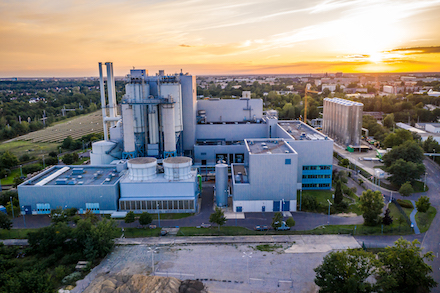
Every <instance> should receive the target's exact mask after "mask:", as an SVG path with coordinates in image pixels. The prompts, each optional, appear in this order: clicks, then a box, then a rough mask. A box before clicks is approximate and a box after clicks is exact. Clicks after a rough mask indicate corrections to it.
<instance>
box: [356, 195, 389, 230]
mask: <svg viewBox="0 0 440 293" xmlns="http://www.w3.org/2000/svg"><path fill="white" fill-rule="evenodd" d="M359 201H360V208H361V211H362V212H363V214H362V216H363V217H364V223H365V225H367V226H374V225H377V224H378V223H379V221H380V218H379V215H380V214H381V213H382V209H383V207H384V202H383V197H382V194H381V193H380V191H372V190H370V189H368V190H366V191H364V192H362V195H361V197H360V198H359Z"/></svg>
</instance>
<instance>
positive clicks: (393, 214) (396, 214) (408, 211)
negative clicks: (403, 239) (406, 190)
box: [388, 203, 413, 234]
mask: <svg viewBox="0 0 440 293" xmlns="http://www.w3.org/2000/svg"><path fill="white" fill-rule="evenodd" d="M388 208H389V209H390V216H391V218H392V219H393V223H392V224H391V225H390V226H391V227H392V228H396V229H399V221H398V219H399V217H400V216H401V215H402V214H401V213H400V211H399V210H398V209H397V207H396V205H395V204H394V203H390V205H389V206H388ZM402 209H403V211H404V212H405V214H406V215H407V216H408V218H409V214H411V211H412V210H413V209H408V208H402ZM410 228H411V227H410V226H409V225H408V223H407V222H406V221H404V222H403V223H402V224H401V227H400V229H410ZM411 234H412V233H411Z"/></svg>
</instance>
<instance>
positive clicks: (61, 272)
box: [54, 265, 66, 279]
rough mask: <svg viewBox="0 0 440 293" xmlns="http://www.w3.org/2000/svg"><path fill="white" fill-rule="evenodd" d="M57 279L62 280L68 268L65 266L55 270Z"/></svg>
mask: <svg viewBox="0 0 440 293" xmlns="http://www.w3.org/2000/svg"><path fill="white" fill-rule="evenodd" d="M54 274H55V277H56V278H57V279H62V278H64V276H65V275H66V267H65V266H63V265H59V266H57V267H56V268H55V270H54Z"/></svg>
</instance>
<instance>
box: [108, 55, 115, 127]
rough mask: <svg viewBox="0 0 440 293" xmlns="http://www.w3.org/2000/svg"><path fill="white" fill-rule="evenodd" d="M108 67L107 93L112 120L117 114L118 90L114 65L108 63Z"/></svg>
mask: <svg viewBox="0 0 440 293" xmlns="http://www.w3.org/2000/svg"><path fill="white" fill-rule="evenodd" d="M105 65H106V66H107V91H108V106H109V115H110V118H115V117H116V114H115V111H116V89H115V77H114V75H113V63H112V62H106V63H105ZM110 121H111V126H114V124H115V122H114V120H110Z"/></svg>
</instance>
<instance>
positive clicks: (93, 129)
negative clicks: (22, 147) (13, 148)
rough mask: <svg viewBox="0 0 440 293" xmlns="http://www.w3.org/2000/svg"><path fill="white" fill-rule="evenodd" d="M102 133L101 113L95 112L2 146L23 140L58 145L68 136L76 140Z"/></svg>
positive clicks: (11, 140) (21, 137)
mask: <svg viewBox="0 0 440 293" xmlns="http://www.w3.org/2000/svg"><path fill="white" fill-rule="evenodd" d="M102 131H103V128H102V113H101V111H96V112H93V113H90V114H87V115H83V116H80V117H75V118H73V119H71V120H67V121H63V122H62V123H59V124H55V125H53V126H50V127H47V128H44V129H41V130H38V131H34V132H31V133H28V134H25V135H22V136H19V137H16V138H13V139H10V140H8V141H6V142H4V143H3V144H9V143H11V142H15V141H23V140H24V141H29V142H32V143H41V142H45V143H54V142H55V143H60V142H62V141H63V140H64V139H65V138H66V137H68V136H69V135H70V136H71V137H72V138H73V139H78V138H81V137H82V136H84V135H87V134H90V133H99V132H102Z"/></svg>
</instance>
